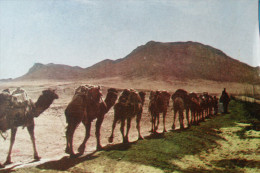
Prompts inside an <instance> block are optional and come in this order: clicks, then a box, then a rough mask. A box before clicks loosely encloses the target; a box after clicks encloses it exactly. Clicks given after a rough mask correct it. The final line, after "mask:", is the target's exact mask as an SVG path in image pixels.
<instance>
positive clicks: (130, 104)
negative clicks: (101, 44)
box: [0, 85, 229, 167]
mask: <svg viewBox="0 0 260 173" xmlns="http://www.w3.org/2000/svg"><path fill="white" fill-rule="evenodd" d="M119 91H120V90H117V89H115V88H109V89H108V90H107V95H106V98H105V100H103V99H102V93H101V88H100V86H93V85H82V86H79V87H78V88H76V89H75V92H74V95H73V96H72V99H71V101H70V102H69V103H68V105H67V107H66V109H65V117H66V122H67V127H66V132H65V135H66V148H65V152H66V153H67V154H69V155H70V157H78V156H80V155H83V153H84V150H85V147H86V142H87V140H88V138H89V137H90V129H91V123H92V121H93V120H94V119H96V132H95V135H96V140H97V146H96V149H97V150H101V149H102V145H101V143H100V128H101V125H102V122H103V120H104V117H105V114H106V113H107V112H108V111H109V110H110V109H111V108H112V107H113V106H114V120H113V122H111V124H112V130H111V136H110V137H109V138H108V141H109V143H112V142H113V138H114V130H115V127H116V124H117V123H120V124H121V127H120V132H121V134H122V142H123V143H128V142H129V140H128V135H129V130H130V127H131V120H132V119H133V118H136V128H137V131H138V140H141V139H143V137H142V135H141V130H140V122H141V118H142V113H143V106H144V102H145V95H146V93H145V92H143V91H141V92H137V91H136V90H134V89H124V90H123V91H122V92H121V94H120V96H119V99H117V98H118V94H119ZM223 92H224V91H223ZM222 95H223V93H222ZM55 99H58V95H57V94H56V92H55V90H52V89H47V90H44V91H42V94H41V95H40V96H39V98H38V100H37V101H36V102H35V103H33V101H32V100H31V99H30V98H29V97H28V96H27V93H26V91H25V90H23V89H21V88H17V89H16V90H15V91H13V92H10V91H9V89H6V90H4V91H2V93H0V134H1V136H2V137H3V138H4V135H3V133H4V132H6V131H7V130H8V129H11V138H10V147H9V151H8V155H7V158H6V162H5V164H4V165H7V164H10V163H11V153H12V147H13V144H14V141H15V135H16V131H17V128H18V127H19V126H22V127H26V128H27V130H28V132H29V134H30V137H31V141H32V144H33V151H34V159H35V160H39V159H40V157H39V156H38V153H37V149H36V144H35V137H34V118H36V117H38V116H39V115H40V114H41V113H43V112H44V111H45V110H46V109H48V108H49V107H50V105H51V104H52V103H53V101H54V100H55ZM170 99H172V103H173V105H172V110H173V115H174V116H173V121H172V130H176V121H177V117H178V121H179V125H180V129H181V130H183V129H185V128H190V127H191V125H199V123H200V122H202V121H205V119H206V118H208V117H210V116H214V115H217V113H218V98H217V97H216V96H214V97H213V96H211V95H209V94H208V93H206V92H205V93H202V94H197V93H188V92H187V91H185V90H183V89H178V90H177V91H176V92H174V93H173V94H172V95H171V94H170V93H169V92H167V91H150V95H149V106H148V110H147V111H148V113H149V115H150V116H151V131H150V132H151V134H155V135H156V134H157V133H158V132H157V130H158V126H159V120H160V113H162V116H163V133H164V132H167V130H166V127H165V117H166V115H167V110H168V108H169V106H170ZM221 100H222V101H223V100H225V103H228V101H229V97H228V95H227V93H225V94H224V96H221ZM225 108H227V106H225ZM225 111H226V110H225ZM184 113H185V115H184ZM185 119H186V122H187V123H186V124H187V125H186V126H185V123H184V120H185ZM80 123H82V124H83V125H84V127H85V137H84V139H83V142H82V144H81V145H80V146H79V148H78V153H77V154H75V153H74V150H73V135H74V132H75V130H76V128H77V127H78V126H79V124H80ZM125 123H126V132H125ZM4 165H2V164H0V167H4Z"/></svg>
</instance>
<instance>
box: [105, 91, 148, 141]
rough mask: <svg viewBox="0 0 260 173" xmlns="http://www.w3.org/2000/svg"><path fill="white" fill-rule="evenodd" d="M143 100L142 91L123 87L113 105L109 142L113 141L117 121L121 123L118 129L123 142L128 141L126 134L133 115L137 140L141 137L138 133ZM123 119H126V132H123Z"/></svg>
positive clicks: (143, 94)
mask: <svg viewBox="0 0 260 173" xmlns="http://www.w3.org/2000/svg"><path fill="white" fill-rule="evenodd" d="M144 101H145V93H144V92H139V93H137V92H136V91H135V90H132V89H131V90H128V89H125V90H124V91H123V92H122V93H121V95H120V97H119V100H118V102H117V103H116V104H115V106H114V121H113V124H112V132H111V135H110V137H109V139H108V141H109V143H112V142H113V139H114V130H115V127H116V123H117V122H120V123H121V127H120V131H121V134H122V138H123V143H128V142H129V140H128V134H129V130H130V127H131V120H132V119H133V118H134V117H135V116H136V128H137V131H138V140H142V139H143V137H142V136H141V133H140V121H141V117H142V112H143V104H144ZM125 121H127V130H126V134H125V132H124V129H125Z"/></svg>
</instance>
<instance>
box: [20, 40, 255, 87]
mask: <svg viewBox="0 0 260 173" xmlns="http://www.w3.org/2000/svg"><path fill="white" fill-rule="evenodd" d="M46 69H47V70H46ZM61 74H62V75H61ZM107 77H121V78H122V79H134V78H150V79H152V80H168V79H174V78H178V79H205V80H214V81H229V82H249V83H252V82H254V81H255V80H259V67H251V66H249V65H248V64H246V63H243V62H240V61H238V60H236V59H233V58H231V57H229V56H228V55H226V54H225V53H224V52H223V51H221V50H219V49H216V48H214V47H212V46H209V45H204V44H202V43H199V42H192V41H188V42H165V43H162V42H156V41H149V42H147V43H146V44H145V45H141V46H138V47H137V48H136V49H134V50H133V51H132V52H130V53H129V54H128V55H126V56H125V57H124V58H120V59H117V60H110V59H105V60H103V61H100V62H98V63H96V64H94V65H92V66H90V67H87V68H81V67H71V66H69V65H61V64H57V65H56V64H52V63H51V64H47V65H43V64H40V63H36V64H35V65H34V66H33V67H31V68H30V70H29V71H28V73H26V74H25V75H23V76H21V77H19V78H18V79H19V80H28V79H60V80H72V79H74V80H81V79H86V78H92V79H93V78H94V79H95V78H97V79H99V78H107Z"/></svg>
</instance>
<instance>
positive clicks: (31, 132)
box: [27, 123, 40, 161]
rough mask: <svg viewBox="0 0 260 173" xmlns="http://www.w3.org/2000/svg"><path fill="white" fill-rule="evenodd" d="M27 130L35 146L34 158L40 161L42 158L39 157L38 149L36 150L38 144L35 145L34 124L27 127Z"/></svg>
mask: <svg viewBox="0 0 260 173" xmlns="http://www.w3.org/2000/svg"><path fill="white" fill-rule="evenodd" d="M27 130H28V132H29V134H30V137H31V141H32V145H33V152H34V154H33V156H34V160H37V161H38V160H40V157H39V156H38V152H37V149H36V144H35V137H34V123H33V124H32V125H31V126H28V127H27Z"/></svg>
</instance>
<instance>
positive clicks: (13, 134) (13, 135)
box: [5, 127, 17, 165]
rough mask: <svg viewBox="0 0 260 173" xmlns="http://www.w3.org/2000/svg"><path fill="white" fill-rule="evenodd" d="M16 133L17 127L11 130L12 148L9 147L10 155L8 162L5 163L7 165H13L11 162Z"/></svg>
mask: <svg viewBox="0 0 260 173" xmlns="http://www.w3.org/2000/svg"><path fill="white" fill-rule="evenodd" d="M16 132H17V127H15V128H12V129H11V140H10V147H9V151H8V155H7V158H6V161H5V165H8V164H11V163H12V162H11V153H12V148H13V145H14V141H15V135H16Z"/></svg>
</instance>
